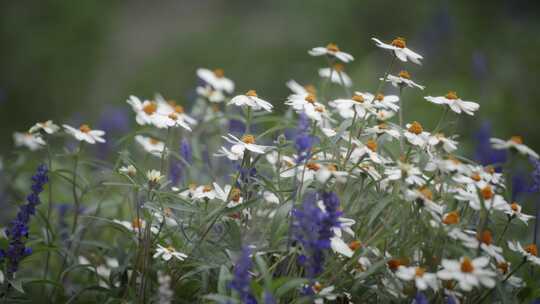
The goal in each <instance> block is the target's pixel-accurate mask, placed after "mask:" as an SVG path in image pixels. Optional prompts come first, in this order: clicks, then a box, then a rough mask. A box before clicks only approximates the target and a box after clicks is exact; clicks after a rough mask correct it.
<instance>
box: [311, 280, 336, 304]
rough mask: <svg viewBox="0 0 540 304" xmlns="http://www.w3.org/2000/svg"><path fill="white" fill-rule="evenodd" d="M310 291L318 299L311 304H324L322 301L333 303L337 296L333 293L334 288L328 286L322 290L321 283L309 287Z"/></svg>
mask: <svg viewBox="0 0 540 304" xmlns="http://www.w3.org/2000/svg"><path fill="white" fill-rule="evenodd" d="M311 289H312V290H313V293H314V294H315V295H316V296H317V297H318V298H316V299H315V300H314V301H313V303H315V304H324V300H328V301H334V300H335V299H337V295H336V294H334V293H333V292H334V289H335V287H334V286H328V287H324V288H323V286H322V285H321V283H319V282H315V283H314V284H313V285H312V286H311Z"/></svg>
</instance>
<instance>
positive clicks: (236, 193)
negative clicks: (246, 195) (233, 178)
mask: <svg viewBox="0 0 540 304" xmlns="http://www.w3.org/2000/svg"><path fill="white" fill-rule="evenodd" d="M240 194H241V192H240V189H238V188H233V189H232V190H231V200H232V201H233V202H239V201H240Z"/></svg>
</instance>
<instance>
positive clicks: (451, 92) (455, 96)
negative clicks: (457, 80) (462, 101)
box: [444, 91, 458, 100]
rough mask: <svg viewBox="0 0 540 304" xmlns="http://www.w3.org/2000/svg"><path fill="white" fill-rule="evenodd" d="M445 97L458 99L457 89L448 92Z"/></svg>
mask: <svg viewBox="0 0 540 304" xmlns="http://www.w3.org/2000/svg"><path fill="white" fill-rule="evenodd" d="M444 97H446V99H452V100H455V99H458V96H457V94H456V91H450V92H448V93H446V95H445V96H444Z"/></svg>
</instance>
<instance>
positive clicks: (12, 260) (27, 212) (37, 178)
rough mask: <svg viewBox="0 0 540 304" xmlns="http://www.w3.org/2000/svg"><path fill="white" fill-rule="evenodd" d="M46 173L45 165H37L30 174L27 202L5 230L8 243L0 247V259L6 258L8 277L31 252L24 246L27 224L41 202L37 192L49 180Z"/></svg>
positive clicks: (10, 276)
mask: <svg viewBox="0 0 540 304" xmlns="http://www.w3.org/2000/svg"><path fill="white" fill-rule="evenodd" d="M47 174H48V169H47V166H45V165H40V166H38V168H37V172H36V174H35V175H34V176H32V186H31V189H32V192H31V193H30V194H29V195H28V196H27V197H26V200H27V204H25V205H22V206H20V207H19V212H18V213H17V216H16V218H15V220H13V221H12V222H11V225H10V227H9V229H8V230H6V235H7V237H8V239H9V245H8V248H7V249H6V250H4V249H0V259H1V260H2V261H4V260H7V267H6V270H7V271H6V273H7V277H8V278H10V279H11V278H12V277H13V274H14V273H15V272H17V270H18V268H19V263H20V261H21V260H22V259H23V258H24V257H25V256H28V255H29V254H31V253H32V249H31V248H29V247H26V246H25V241H26V239H27V238H28V231H29V227H28V224H29V221H30V217H31V216H32V215H34V214H35V213H36V206H37V205H39V204H40V203H41V201H40V199H39V194H40V193H41V192H43V186H44V185H45V184H46V183H47V182H48V181H49V178H48V175H47Z"/></svg>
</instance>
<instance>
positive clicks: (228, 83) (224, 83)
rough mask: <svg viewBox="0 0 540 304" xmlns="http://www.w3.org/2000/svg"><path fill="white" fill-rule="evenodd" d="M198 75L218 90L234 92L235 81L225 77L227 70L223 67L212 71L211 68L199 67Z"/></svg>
mask: <svg viewBox="0 0 540 304" xmlns="http://www.w3.org/2000/svg"><path fill="white" fill-rule="evenodd" d="M197 76H198V77H199V78H200V79H202V80H203V81H204V82H206V83H207V84H209V85H211V86H212V87H213V88H214V89H216V90H218V91H223V92H226V93H228V94H232V92H233V91H234V82H233V81H232V80H230V79H229V78H227V77H225V72H224V71H223V70H222V69H215V70H213V71H210V70H209V69H204V68H199V69H197Z"/></svg>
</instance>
